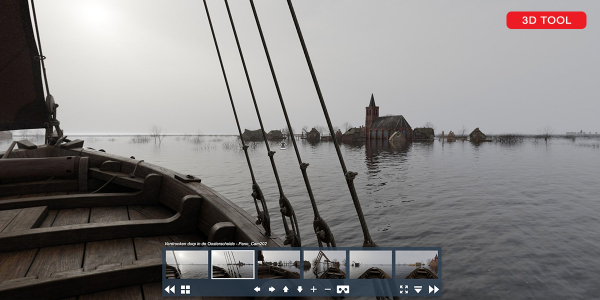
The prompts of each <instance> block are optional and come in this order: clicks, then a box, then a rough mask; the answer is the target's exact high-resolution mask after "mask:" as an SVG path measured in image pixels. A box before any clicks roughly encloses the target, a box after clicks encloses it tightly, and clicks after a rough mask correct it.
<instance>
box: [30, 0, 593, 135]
mask: <svg viewBox="0 0 600 300" xmlns="http://www.w3.org/2000/svg"><path fill="white" fill-rule="evenodd" d="M255 3H256V7H257V10H258V14H259V17H260V18H261V24H262V27H263V31H264V34H265V38H266V40H267V43H268V45H269V50H270V53H271V56H272V59H273V63H274V67H275V70H276V73H277V76H278V78H279V81H280V85H281V89H282V93H283V97H284V99H285V101H286V103H287V108H288V112H289V114H290V118H291V121H292V125H293V126H294V127H295V128H297V130H296V131H298V130H299V129H300V128H301V127H302V126H304V125H307V126H315V125H325V120H324V118H323V114H322V113H321V109H320V105H319V103H318V98H317V95H316V93H315V90H314V86H313V84H312V80H311V78H310V73H309V71H308V68H307V66H306V61H305V59H304V57H303V54H302V49H301V46H300V43H299V41H298V37H297V35H296V33H295V30H294V25H293V22H292V19H291V17H290V13H289V9H288V7H287V3H286V1H267V0H256V2H255ZM208 4H209V8H210V10H211V16H212V19H213V22H214V25H215V30H216V33H217V38H218V41H219V43H220V47H221V51H222V54H223V59H224V61H225V67H226V69H227V74H228V76H229V80H230V84H231V87H232V92H233V97H234V100H235V101H236V105H237V109H238V113H239V117H240V122H241V126H242V130H243V129H244V128H250V129H256V128H258V127H259V125H258V122H257V118H256V116H255V113H254V108H253V106H252V101H251V98H250V93H249V90H248V86H247V84H246V80H245V77H244V73H243V69H242V67H241V63H240V58H239V54H238V53H237V49H236V48H235V42H234V39H233V34H232V31H231V26H230V24H229V20H228V18H227V14H226V11H225V5H224V2H223V1H219V0H208ZM230 6H231V9H232V14H233V18H234V20H235V24H236V26H237V27H236V28H237V30H238V35H239V37H240V41H241V44H242V47H243V51H244V55H245V58H246V61H247V64H248V68H249V72H250V76H251V80H252V82H253V85H254V89H255V93H256V96H257V99H258V104H259V106H260V108H261V111H262V116H263V121H264V124H265V127H266V130H267V131H268V130H270V129H278V128H283V127H284V125H285V122H284V119H283V116H282V114H281V108H280V106H279V102H278V98H277V94H276V92H275V89H274V85H273V83H272V80H271V77H270V72H269V69H268V65H267V62H266V59H265V55H264V51H263V49H262V45H261V44H260V38H259V35H258V31H257V29H256V24H255V22H254V19H253V16H252V12H251V9H250V5H249V2H248V1H241V0H240V1H237V0H235V1H231V3H230ZM294 7H295V9H296V13H297V16H298V19H299V22H300V25H301V28H302V30H303V34H304V37H305V39H306V43H307V46H308V49H309V51H310V54H311V58H312V61H313V65H314V67H315V70H316V73H317V77H318V79H319V82H320V86H321V89H322V91H323V95H324V98H325V101H326V103H327V105H328V109H329V113H330V114H331V119H332V122H333V123H334V125H337V126H340V125H342V124H343V123H344V122H349V123H351V124H353V125H355V126H359V125H363V124H364V119H365V106H367V105H368V103H369V98H370V96H371V93H373V94H374V95H375V101H376V103H377V105H378V106H379V107H380V115H382V116H383V115H387V114H394V115H395V114H401V115H404V116H405V117H406V119H407V121H408V122H409V123H410V124H411V125H412V126H413V127H418V126H422V125H424V124H425V123H426V122H432V123H433V124H434V125H435V126H436V130H437V131H441V130H445V131H446V132H448V131H450V130H454V131H457V130H459V129H460V128H462V127H463V126H465V127H466V128H467V129H469V130H471V129H473V128H475V127H480V128H481V130H482V131H483V132H485V133H507V132H521V133H537V132H538V130H539V129H541V128H543V127H545V126H552V127H553V128H554V130H555V133H564V132H566V131H579V130H584V131H593V132H595V131H600V124H598V121H597V112H598V110H599V109H600V101H598V100H599V98H600V97H599V96H600V92H599V88H598V79H599V78H600V74H599V73H598V72H599V71H598V66H599V65H600V58H599V56H598V55H597V53H600V39H598V36H600V30H599V28H598V22H596V20H597V17H598V16H599V15H600V1H597V0H586V1H583V0H582V1H577V2H573V1H558V0H557V1H550V0H543V1H542V0H537V1H517V0H513V1H479V0H469V1H467V0H460V1H436V2H430V1H396V0H385V1H384V0H377V1H374V0H363V1H355V0H352V1H350V0H349V1H334V0H302V1H295V2H294ZM36 9H37V15H38V20H39V25H40V34H41V36H42V46H43V50H44V55H45V56H47V60H46V67H47V71H48V76H49V82H50V90H51V93H52V94H53V95H54V97H55V99H56V101H57V103H59V104H60V108H59V110H58V118H59V120H60V121H61V125H62V127H63V129H64V130H65V133H66V134H71V135H72V134H75V133H146V132H148V131H149V127H150V126H151V125H152V124H155V125H158V126H162V127H164V128H165V129H166V130H167V132H168V133H196V132H198V131H201V132H202V133H206V134H209V133H215V134H234V133H236V132H237V129H236V127H235V122H234V118H233V114H232V111H231V106H230V103H229V99H228V97H227V91H226V88H225V84H224V81H223V78H222V76H221V70H220V67H219V63H218V59H217V55H216V51H215V47H214V44H213V41H212V36H211V34H210V30H209V27H208V22H207V18H206V13H205V11H204V7H203V4H202V1H200V0H52V1H49V0H38V1H36ZM526 10H543V11H552V10H557V11H558V10H569V11H584V12H586V13H587V16H588V25H587V28H585V29H583V30H509V29H508V28H507V27H506V14H507V13H508V12H510V11H526Z"/></svg>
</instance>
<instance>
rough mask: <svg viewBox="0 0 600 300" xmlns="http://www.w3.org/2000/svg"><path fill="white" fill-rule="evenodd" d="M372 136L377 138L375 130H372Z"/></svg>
mask: <svg viewBox="0 0 600 300" xmlns="http://www.w3.org/2000/svg"><path fill="white" fill-rule="evenodd" d="M371 137H372V138H375V130H371Z"/></svg>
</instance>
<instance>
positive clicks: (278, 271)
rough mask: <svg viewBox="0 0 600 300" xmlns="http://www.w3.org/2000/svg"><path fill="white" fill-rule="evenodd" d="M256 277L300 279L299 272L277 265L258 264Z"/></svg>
mask: <svg viewBox="0 0 600 300" xmlns="http://www.w3.org/2000/svg"><path fill="white" fill-rule="evenodd" d="M258 279H300V273H296V272H292V271H288V270H286V269H283V268H280V267H277V266H258Z"/></svg>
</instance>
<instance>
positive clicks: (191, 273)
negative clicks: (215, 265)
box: [179, 264, 208, 279]
mask: <svg viewBox="0 0 600 300" xmlns="http://www.w3.org/2000/svg"><path fill="white" fill-rule="evenodd" d="M179 269H180V270H181V276H182V277H183V279H208V265H186V264H183V265H182V264H179Z"/></svg>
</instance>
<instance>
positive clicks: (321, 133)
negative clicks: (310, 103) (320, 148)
mask: <svg viewBox="0 0 600 300" xmlns="http://www.w3.org/2000/svg"><path fill="white" fill-rule="evenodd" d="M315 129H316V130H317V131H318V132H319V134H320V135H321V136H323V134H325V130H327V128H325V126H321V125H317V126H315Z"/></svg>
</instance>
